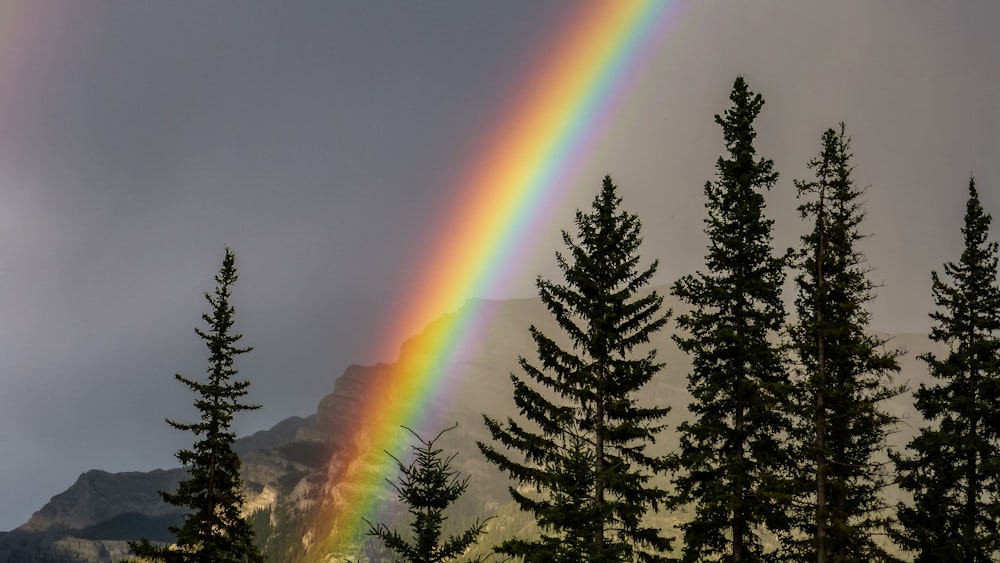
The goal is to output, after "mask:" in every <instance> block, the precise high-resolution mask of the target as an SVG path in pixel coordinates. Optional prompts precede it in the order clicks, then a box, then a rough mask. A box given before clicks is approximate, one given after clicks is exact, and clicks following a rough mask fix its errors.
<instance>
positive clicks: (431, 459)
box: [365, 423, 489, 563]
mask: <svg viewBox="0 0 1000 563" xmlns="http://www.w3.org/2000/svg"><path fill="white" fill-rule="evenodd" d="M457 427H458V423H456V424H455V425H454V426H452V427H450V428H446V429H444V430H442V431H441V432H439V433H438V435H437V436H435V437H434V438H431V439H430V440H424V439H423V438H421V437H420V435H419V434H417V433H416V432H414V431H413V430H411V429H409V428H407V427H405V426H404V427H403V428H405V429H406V430H407V431H408V432H409V433H410V434H412V435H413V437H414V438H416V440H417V444H416V445H414V446H413V447H412V451H413V455H414V459H413V461H412V462H410V463H409V464H404V463H403V462H402V461H400V460H399V459H398V458H396V457H395V456H393V455H392V454H388V455H389V457H391V458H392V459H393V461H395V462H396V465H397V467H398V468H399V472H400V476H399V483H398V484H397V483H394V482H392V481H390V482H389V484H390V485H392V487H393V488H394V489H395V490H396V493H397V495H398V498H399V500H401V501H403V503H404V504H406V508H407V510H408V511H409V513H410V516H411V517H412V521H411V523H410V534H409V536H408V537H407V536H406V535H404V534H402V533H400V532H397V531H395V530H391V529H389V527H388V526H386V525H385V524H384V523H379V524H372V523H371V522H369V521H368V520H367V519H366V520H365V523H366V524H368V535H370V536H375V537H377V538H379V539H380V540H382V543H384V544H385V546H386V547H387V548H389V550H391V551H392V552H393V553H395V554H396V555H398V556H400V557H402V560H403V561H406V562H407V563H443V562H445V561H453V560H455V559H457V558H458V557H460V556H461V555H462V554H463V553H465V552H466V551H467V550H468V549H469V548H470V547H472V545H473V544H475V543H476V541H478V539H479V536H481V535H482V534H483V532H484V531H485V530H486V523H487V522H488V520H489V519H487V520H480V519H476V522H475V523H474V524H473V525H472V527H471V528H468V529H467V530H465V531H463V532H462V533H460V534H458V535H455V536H449V537H448V538H447V539H445V540H444V541H442V537H441V536H442V531H441V526H442V524H444V521H445V520H447V518H448V517H447V516H445V514H444V512H445V510H447V509H448V507H449V506H451V504H452V503H454V502H455V501H456V500H458V498H459V497H461V496H462V494H463V493H464V492H465V491H466V489H468V488H469V477H468V476H466V477H461V476H459V473H458V472H457V471H456V470H454V469H452V468H451V462H452V460H454V459H455V456H457V455H458V453H457V452H456V453H454V454H452V455H450V456H448V457H444V456H443V451H442V450H441V449H440V448H438V447H437V446H435V443H436V442H437V441H438V439H440V438H441V435H442V434H444V433H445V432H448V431H449V430H454V429H455V428H457ZM474 561H481V559H474Z"/></svg>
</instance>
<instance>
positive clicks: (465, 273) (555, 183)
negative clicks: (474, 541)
mask: <svg viewBox="0 0 1000 563" xmlns="http://www.w3.org/2000/svg"><path fill="white" fill-rule="evenodd" d="M678 5H679V2H667V1H650V0H636V1H629V0H596V1H590V2H576V3H575V4H574V9H575V14H574V17H572V18H570V20H569V21H567V22H565V26H564V27H563V28H562V29H560V30H556V33H555V34H554V42H553V45H552V48H551V49H549V51H548V53H547V58H545V59H544V60H542V61H540V64H539V65H538V66H537V67H535V68H534V69H532V72H531V73H530V74H529V75H528V76H527V78H526V80H525V81H523V84H525V86H526V87H525V88H523V89H522V90H521V91H520V92H518V93H517V95H515V96H514V97H513V99H512V102H511V105H510V106H509V107H508V108H506V111H501V112H500V114H499V115H501V117H502V119H501V120H499V124H500V126H499V127H498V128H497V129H496V130H494V131H491V133H490V135H489V136H488V138H487V141H486V143H485V144H484V145H483V148H482V151H481V153H480V156H479V158H477V159H475V160H474V161H473V162H472V163H471V166H469V167H467V168H466V169H465V170H464V171H463V172H462V173H461V174H460V175H459V178H458V181H457V182H456V186H457V188H456V197H455V198H454V201H456V204H455V206H454V207H453V208H452V209H450V210H448V211H447V213H445V214H444V217H446V218H447V220H446V221H445V224H443V225H441V226H440V227H439V231H438V233H437V235H436V236H435V240H436V243H435V244H434V245H433V246H432V252H431V253H430V254H428V256H427V258H426V260H425V261H424V262H423V265H422V270H421V271H420V272H418V275H417V276H416V279H415V280H414V282H413V283H411V284H410V287H411V288H413V291H412V293H411V294H410V296H409V297H408V302H407V303H405V304H404V306H403V307H402V308H400V310H401V311H402V312H403V314H401V315H400V316H399V317H398V318H397V319H396V322H395V323H394V324H393V326H391V327H389V330H388V331H387V332H386V334H385V338H386V340H385V342H386V344H387V345H392V346H398V345H399V343H400V342H403V341H404V340H405V339H406V338H408V337H410V336H412V335H413V334H416V333H417V332H419V330H420V329H422V328H423V326H424V325H426V323H427V322H429V321H430V320H431V319H433V318H435V317H437V316H439V315H441V314H442V313H443V312H445V311H455V310H457V309H459V307H460V306H461V305H462V303H463V302H465V301H466V300H467V299H468V298H470V297H472V296H476V295H482V294H483V292H484V291H485V290H487V289H491V288H498V287H502V285H500V284H504V283H506V281H507V279H508V278H509V276H510V275H511V272H514V273H517V274H522V273H523V272H520V271H519V270H518V269H517V268H516V266H514V265H513V263H514V261H513V260H512V258H513V257H512V254H513V253H514V251H515V250H516V249H517V248H518V245H519V244H524V243H525V242H526V241H530V238H528V237H530V235H531V233H532V226H533V225H537V224H539V223H542V221H541V217H542V215H543V214H544V213H545V212H546V210H548V209H551V206H553V205H555V204H556V203H557V202H558V201H559V200H560V196H561V195H562V194H563V193H564V192H565V190H566V189H567V185H568V184H569V183H570V182H569V180H568V178H569V177H571V176H572V173H573V170H574V168H576V165H577V164H578V163H579V159H581V158H583V157H585V156H586V155H587V154H588V152H589V151H590V149H591V148H592V147H593V144H594V143H595V140H596V139H597V138H598V137H599V135H600V133H601V132H602V131H603V130H604V125H605V123H606V121H607V120H608V119H609V117H610V116H611V115H612V114H613V112H614V110H615V109H616V108H617V107H619V105H620V101H621V99H622V97H623V96H624V95H625V94H626V93H627V92H628V91H629V89H630V86H631V84H632V82H633V77H634V76H635V75H636V74H637V73H638V72H639V71H640V70H641V69H642V68H643V66H644V63H645V62H646V61H647V60H648V58H649V55H650V54H651V53H652V52H653V51H654V50H655V49H654V48H655V42H656V41H657V40H658V39H660V38H662V37H664V36H665V35H666V32H667V30H668V26H669V25H670V24H671V23H672V22H674V21H676V17H675V16H676V15H677V13H678V12H679V11H680V8H679V6H678ZM481 321H482V319H481V318H478V315H477V314H476V310H475V308H471V307H466V308H465V309H464V310H463V314H460V315H452V316H451V317H449V318H448V320H447V321H445V322H447V326H443V327H438V328H437V330H434V331H432V332H431V333H430V334H429V335H426V337H425V338H421V340H420V345H419V348H420V349H412V347H411V348H410V349H408V350H407V353H406V354H405V355H403V356H402V357H401V360H400V362H399V363H398V364H395V365H394V366H392V368H391V369H392V373H391V375H390V376H389V377H387V378H384V379H382V380H381V383H380V385H379V388H376V389H373V390H372V395H371V397H372V403H371V406H370V407H369V408H368V409H367V411H368V412H367V413H366V415H365V418H364V419H363V420H359V421H358V424H357V430H356V432H355V435H354V436H352V437H351V439H350V442H351V443H353V444H355V445H356V446H357V447H358V449H359V452H358V456H359V458H358V459H356V460H349V461H346V462H345V463H344V464H342V469H343V471H342V472H341V473H340V474H338V476H337V477H336V478H337V479H344V478H347V479H349V480H350V481H352V484H350V485H344V486H340V487H338V488H337V490H336V494H335V496H336V505H337V506H338V507H339V508H338V510H337V511H336V513H335V514H334V515H333V521H332V522H329V523H326V524H327V525H328V526H329V528H328V529H329V530H330V532H331V537H330V545H332V546H334V547H333V549H334V550H335V552H340V553H343V552H344V551H346V550H348V549H349V548H350V546H349V545H346V543H347V542H350V541H351V539H352V538H353V537H354V535H355V533H356V530H357V527H358V524H359V522H360V520H361V518H362V517H366V518H370V517H371V514H372V510H373V504H374V503H375V501H376V499H377V498H378V495H377V494H373V493H372V491H373V490H379V489H384V487H385V486H387V485H384V483H382V480H383V479H384V478H386V477H391V476H392V470H393V467H392V465H391V464H390V463H389V460H388V457H387V456H385V454H384V453H382V452H383V450H384V451H388V452H392V453H393V454H394V455H397V457H401V455H402V454H403V453H404V452H405V451H406V448H407V446H408V440H407V438H408V436H406V435H404V434H403V433H402V432H401V431H399V430H398V428H399V425H401V424H406V425H408V426H411V427H415V428H416V427H420V426H421V423H422V422H423V421H424V419H425V418H426V417H427V415H428V413H427V412H426V409H427V405H429V404H432V403H433V402H434V401H433V399H434V397H435V396H436V395H438V396H439V395H440V394H441V393H442V392H443V391H442V390H443V389H445V388H447V387H449V386H448V385H447V380H448V378H449V377H453V376H454V375H449V374H447V370H446V369H445V366H446V365H447V364H448V362H449V359H450V358H452V357H453V356H454V355H455V354H456V353H458V351H459V350H461V349H462V345H463V339H464V338H466V337H467V335H469V334H472V333H474V330H473V328H474V325H475V324H476V323H477V322H481ZM513 360H514V359H512V361H513ZM387 369H388V368H387ZM374 454H378V455H374ZM360 456H365V458H366V459H365V461H361V457H360ZM373 457H374V458H380V459H381V460H382V461H381V462H373V461H372V459H373Z"/></svg>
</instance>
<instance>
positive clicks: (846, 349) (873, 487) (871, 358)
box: [786, 124, 902, 562]
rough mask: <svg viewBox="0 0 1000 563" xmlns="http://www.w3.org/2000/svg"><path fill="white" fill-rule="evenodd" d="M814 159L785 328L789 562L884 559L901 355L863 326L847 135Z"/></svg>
mask: <svg viewBox="0 0 1000 563" xmlns="http://www.w3.org/2000/svg"><path fill="white" fill-rule="evenodd" d="M822 143H823V148H822V152H821V154H820V156H819V158H817V159H814V160H812V161H811V162H809V168H810V169H812V170H813V171H814V173H815V175H816V178H815V180H813V181H809V182H805V181H796V182H795V186H796V188H797V190H798V197H799V199H800V201H802V203H801V205H800V206H799V212H800V214H801V216H802V218H803V219H805V220H807V221H810V222H812V227H813V228H812V231H811V232H809V233H808V234H806V235H805V236H803V237H802V245H801V246H800V248H799V249H798V252H797V253H796V254H795V265H796V269H797V271H798V274H797V276H796V286H797V288H798V298H797V299H796V301H795V304H796V311H797V313H798V315H797V316H798V320H797V322H796V323H795V324H794V325H793V326H792V327H791V328H790V331H789V332H790V334H791V340H792V347H793V349H794V351H795V355H796V359H797V360H798V377H797V379H796V381H795V383H796V385H795V387H794V389H795V395H794V396H795V399H796V409H795V425H794V431H793V434H792V442H793V445H794V446H795V447H796V449H797V453H796V456H795V459H796V460H797V461H798V467H797V472H796V477H797V478H798V482H797V485H798V487H797V493H798V498H797V499H796V501H797V502H796V503H795V508H796V510H795V511H794V512H795V528H796V530H797V531H798V535H797V536H793V537H789V538H786V544H787V547H788V548H789V551H790V552H791V556H792V558H793V560H795V561H806V560H815V561H820V562H823V561H836V562H847V561H881V560H886V559H888V558H889V556H888V554H887V553H886V551H885V550H884V549H883V548H882V547H881V546H879V545H878V544H877V543H876V542H875V541H874V538H875V537H877V536H879V535H884V532H885V527H886V522H885V516H884V510H885V508H886V507H885V505H884V502H883V501H882V500H881V495H880V493H881V492H882V490H883V489H884V488H885V487H886V485H887V480H888V478H887V475H886V472H885V470H884V469H883V468H884V465H885V461H886V460H885V459H879V457H878V456H879V455H880V454H881V452H883V451H885V449H886V438H887V436H888V435H889V433H890V432H892V431H893V427H894V425H895V424H896V422H898V421H897V419H896V417H893V416H890V415H889V414H887V413H886V412H884V411H883V410H880V403H882V402H883V401H885V400H886V399H889V398H890V397H893V396H895V395H897V394H899V393H901V392H902V389H901V388H899V387H894V386H893V385H892V383H891V377H892V375H893V374H894V373H896V372H898V371H899V365H898V363H897V362H896V358H897V356H898V352H895V351H892V352H885V351H883V348H884V344H885V340H884V339H881V338H879V337H877V336H874V335H872V334H870V333H868V325H869V321H870V315H869V313H868V311H867V310H866V309H865V304H866V303H867V302H869V301H871V299H872V291H873V284H872V282H871V281H869V280H868V277H867V273H868V270H867V269H866V267H865V266H864V263H865V257H864V256H863V255H862V254H861V252H860V251H859V250H858V249H857V243H858V242H859V241H860V240H861V239H863V238H864V235H863V234H862V233H860V232H859V230H858V226H859V225H860V224H861V221H862V219H863V218H864V212H863V210H862V207H861V203H860V202H859V198H860V197H861V196H862V195H863V190H861V189H859V188H857V187H856V186H855V183H854V180H853V179H852V178H851V173H852V172H853V166H852V165H851V158H852V155H851V153H850V139H849V138H848V137H847V136H846V134H845V132H844V125H843V124H841V125H840V131H839V132H837V131H834V130H833V129H829V130H827V131H826V132H824V133H823V137H822Z"/></svg>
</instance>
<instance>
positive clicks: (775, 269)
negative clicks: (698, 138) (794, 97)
mask: <svg viewBox="0 0 1000 563" xmlns="http://www.w3.org/2000/svg"><path fill="white" fill-rule="evenodd" d="M730 100H732V106H731V107H730V108H729V109H728V110H726V112H725V114H724V115H721V116H720V115H716V116H715V121H716V122H717V123H718V124H719V125H720V126H722V132H723V137H724V139H725V143H726V149H727V151H728V153H729V154H728V156H727V157H720V158H719V159H718V161H717V164H716V169H717V172H716V179H715V181H714V182H707V183H706V184H705V195H706V197H707V199H708V201H707V203H706V208H707V211H708V218H707V219H706V221H705V223H706V227H705V232H706V233H707V234H708V237H709V248H708V254H707V255H706V257H705V266H706V268H707V271H706V272H698V273H697V274H695V275H689V276H685V277H683V278H681V279H680V280H678V281H677V282H676V283H675V284H674V286H673V292H674V294H675V295H677V296H678V297H679V298H680V299H682V300H683V301H685V302H687V303H688V304H690V305H691V311H690V312H689V313H687V314H684V315H682V316H680V317H679V318H678V322H677V324H678V326H679V328H680V329H681V330H682V331H685V332H686V333H687V334H686V335H684V334H679V335H678V336H676V337H675V340H676V342H677V343H678V345H679V346H680V348H681V349H682V350H683V351H684V352H687V353H688V354H689V355H690V356H691V357H692V364H693V365H692V372H691V373H690V374H689V375H688V390H689V391H690V393H691V395H692V402H691V404H690V405H689V407H688V410H689V411H690V412H691V415H692V416H691V418H690V419H689V420H687V421H685V422H683V423H682V424H681V425H680V426H679V427H678V430H679V433H680V450H679V451H678V452H677V453H676V454H675V455H673V456H671V464H670V465H671V467H672V468H673V469H674V470H675V471H676V472H677V475H676V476H675V486H676V491H677V492H676V494H675V495H674V496H673V498H672V499H671V505H672V506H673V507H680V506H683V505H688V504H693V505H694V506H693V508H694V515H693V518H692V520H690V521H689V522H687V523H685V524H682V525H681V528H682V529H683V532H684V540H685V547H684V560H685V561H706V560H719V559H726V560H730V561H749V560H760V558H761V557H762V556H763V547H762V545H761V541H760V538H761V535H762V533H764V531H765V530H767V529H769V530H771V531H773V532H778V531H782V530H784V529H786V528H787V526H788V524H787V521H786V518H785V500H787V496H786V491H785V486H784V484H783V482H782V479H781V475H782V474H783V472H784V471H785V469H786V468H787V467H788V465H789V456H788V447H787V444H786V443H785V442H784V437H785V436H786V435H787V433H788V431H789V428H790V427H789V417H788V415H787V410H788V403H789V392H790V391H789V385H788V376H787V373H786V370H785V366H784V358H783V354H782V351H781V350H780V349H779V348H778V347H777V346H775V345H774V344H773V343H772V342H773V340H774V337H775V336H776V335H777V334H778V333H779V331H780V330H781V328H782V326H783V323H784V318H785V314H784V305H783V303H782V299H781V288H782V284H783V282H784V278H785V276H784V266H785V259H784V258H783V257H780V256H774V255H773V253H772V249H771V228H772V221H770V220H767V219H765V218H764V195H763V192H764V191H765V190H769V189H770V188H771V186H772V185H773V184H774V183H775V181H776V180H777V178H778V174H777V173H776V172H775V171H774V164H773V162H771V161H770V160H768V159H764V158H757V156H756V149H755V148H754V145H753V141H754V138H755V137H756V132H755V130H754V127H753V122H754V120H755V119H756V117H757V115H758V114H759V113H760V110H761V107H762V106H763V104H764V100H763V98H762V97H761V96H760V94H754V93H752V92H751V91H750V90H749V88H748V86H747V84H746V82H745V81H744V80H743V78H742V77H740V78H737V79H736V82H735V84H734V85H733V90H732V94H731V95H730Z"/></svg>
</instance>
